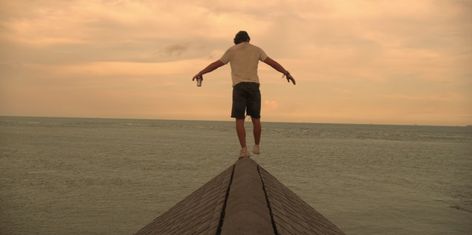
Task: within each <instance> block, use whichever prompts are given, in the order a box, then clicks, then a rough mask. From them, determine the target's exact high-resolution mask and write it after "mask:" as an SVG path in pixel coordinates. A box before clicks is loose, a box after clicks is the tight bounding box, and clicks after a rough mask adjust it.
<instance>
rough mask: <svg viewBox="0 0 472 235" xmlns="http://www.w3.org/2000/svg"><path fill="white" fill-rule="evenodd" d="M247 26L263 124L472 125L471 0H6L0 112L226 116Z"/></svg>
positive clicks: (2, 2) (1, 5)
mask: <svg viewBox="0 0 472 235" xmlns="http://www.w3.org/2000/svg"><path fill="white" fill-rule="evenodd" d="M239 30H246V31H248V33H249V34H250V36H251V39H252V40H251V43H253V44H255V45H257V46H259V47H261V48H262V49H263V50H264V51H265V52H266V53H267V54H268V56H270V57H271V58H273V59H275V60H277V61H278V62H280V63H281V64H282V65H283V66H284V67H285V68H286V69H287V70H289V71H290V72H291V74H292V75H293V76H294V77H295V79H297V85H296V86H293V85H289V84H288V83H287V81H286V80H285V79H282V78H281V74H280V73H278V72H276V71H275V70H273V69H271V68H270V67H269V66H267V65H265V64H260V65H259V76H260V79H261V92H262V99H263V101H262V102H263V106H262V118H263V120H264V121H284V122H285V121H286V122H317V123H385V124H425V125H430V124H432V125H470V124H472V95H471V91H472V69H471V68H472V66H471V65H472V44H471V42H472V3H471V1H459V0H449V1H442V0H419V1H406V0H405V1H404V0H396V1H387V0H378V1H376V0H371V1H368V0H349V1H347V0H343V1H341V0H307V1H302V0H300V1H297V0H293V1H273V0H267V1H266V0H260V1H178V0H175V1H144V0H143V1H118V0H115V1H112V0H110V1H106V0H103V1H92V0H84V1H51V0H44V1H43V0H38V1H30V0H27V1H26V0H25V1H23V0H21V1H20V0H15V1H10V0H0V43H1V44H0V57H1V61H0V74H1V77H0V115H21V116H65V117H117V118H156V119H190V120H231V119H230V109H231V90H232V87H231V78H230V68H229V66H228V65H227V66H224V67H222V68H220V69H218V70H217V71H215V72H213V73H211V74H208V75H206V76H204V78H205V80H204V82H203V86H202V87H200V88H197V87H196V85H195V83H193V82H192V81H191V78H192V77H193V75H194V74H195V73H197V72H198V71H200V70H201V69H202V68H203V67H205V66H206V65H208V64H209V63H211V62H213V61H215V60H217V59H219V58H220V57H221V55H222V54H223V53H224V51H225V50H226V49H227V48H229V47H230V46H232V45H233V42H232V40H233V37H234V34H235V33H236V32H238V31H239Z"/></svg>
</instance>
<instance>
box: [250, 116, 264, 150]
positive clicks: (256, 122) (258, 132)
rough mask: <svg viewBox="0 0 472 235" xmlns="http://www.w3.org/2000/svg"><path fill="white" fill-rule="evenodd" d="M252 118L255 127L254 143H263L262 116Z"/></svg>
mask: <svg viewBox="0 0 472 235" xmlns="http://www.w3.org/2000/svg"><path fill="white" fill-rule="evenodd" d="M251 119H252V127H253V130H252V132H253V134H254V143H255V144H256V145H259V144H260V143H261V132H262V128H261V119H260V118H251Z"/></svg>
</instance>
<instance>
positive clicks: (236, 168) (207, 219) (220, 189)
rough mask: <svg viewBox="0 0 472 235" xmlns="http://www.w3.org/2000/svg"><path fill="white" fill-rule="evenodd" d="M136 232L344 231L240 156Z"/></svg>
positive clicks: (335, 232)
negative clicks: (232, 163) (233, 162)
mask: <svg viewBox="0 0 472 235" xmlns="http://www.w3.org/2000/svg"><path fill="white" fill-rule="evenodd" d="M136 234H138V235H145V234H212V235H214V234H248V235H249V234H328V235H329V234H344V233H343V232H342V231H341V230H340V229H339V228H338V227H337V226H336V225H334V224H333V223H331V222H330V221H328V220H327V219H326V218H325V217H323V215H321V214H320V213H318V212H317V211H316V210H315V209H313V208H312V207H311V206H310V205H308V204H307V203H306V202H304V201H303V200H302V199H301V198H300V197H298V196H297V195H296V194H295V193H294V192H292V191H291V190H290V189H288V188H287V187H286V186H285V185H283V184H282V183H280V182H279V181H278V180H277V179H276V178H275V177H274V176H272V175H271V174H270V173H269V172H267V171H266V170H265V169H264V168H262V167H261V166H260V165H258V164H257V163H256V162H255V161H254V160H252V159H250V158H245V159H240V160H238V161H236V163H235V164H234V165H232V166H230V167H228V168H227V169H226V170H224V171H223V172H221V173H220V174H219V175H217V176H216V177H214V178H213V179H211V180H210V181H209V182H207V183H206V184H204V185H203V186H202V187H200V188H199V189H197V190H196V191H194V192H193V193H192V194H190V195H188V196H187V197H186V198H184V199H183V200H182V201H180V202H178V203H177V204H176V205H175V206H173V207H172V208H170V209H169V210H168V211H166V212H165V213H163V214H162V215H160V216H158V217H157V218H155V219H154V220H153V221H152V222H151V223H149V224H148V225H146V226H145V227H143V228H142V229H140V230H139V231H138V232H137V233H136Z"/></svg>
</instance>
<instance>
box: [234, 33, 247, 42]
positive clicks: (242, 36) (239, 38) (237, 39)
mask: <svg viewBox="0 0 472 235" xmlns="http://www.w3.org/2000/svg"><path fill="white" fill-rule="evenodd" d="M249 40H251V38H250V37H249V34H247V32H246V31H239V32H238V33H237V34H236V36H234V44H239V43H241V42H249Z"/></svg>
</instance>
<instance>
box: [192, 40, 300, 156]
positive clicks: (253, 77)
mask: <svg viewBox="0 0 472 235" xmlns="http://www.w3.org/2000/svg"><path fill="white" fill-rule="evenodd" d="M249 41H250V38H249V35H248V33H247V32H246V31H239V32H238V33H237V34H236V36H235V37H234V44H235V45H234V46H232V47H231V48H229V49H228V50H227V51H226V52H225V53H224V55H223V56H222V57H221V59H219V60H217V61H215V62H213V63H211V64H210V65H208V66H207V67H206V68H204V69H203V70H202V71H200V72H199V73H197V74H196V75H195V76H194V77H193V79H192V81H194V80H197V82H201V81H202V80H203V74H206V73H209V72H211V71H213V70H215V69H217V68H219V67H221V66H223V65H225V64H227V63H228V62H229V63H230V65H231V78H232V80H233V105H232V110H231V117H233V118H235V119H236V133H237V134H238V139H239V143H240V144H241V151H240V153H239V156H240V157H249V152H248V150H247V146H246V130H245V129H244V119H245V116H246V115H245V113H247V115H249V116H251V120H252V124H253V134H254V142H255V145H254V147H253V149H252V152H253V153H254V154H259V153H260V147H259V145H260V141H261V120H260V117H261V116H260V112H261V93H260V91H259V77H258V76H257V66H258V63H259V60H260V61H262V62H264V63H266V64H268V65H270V66H271V67H272V68H274V69H275V70H277V71H279V72H281V73H283V75H284V76H285V77H286V78H287V82H292V83H293V85H295V79H294V78H293V77H292V75H290V73H289V72H288V71H287V70H285V69H284V67H282V65H280V64H279V63H277V62H276V61H274V60H273V59H271V58H270V57H268V56H267V55H266V54H265V52H264V51H263V50H262V49H260V48H259V47H257V46H254V45H252V44H250V43H249Z"/></svg>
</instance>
